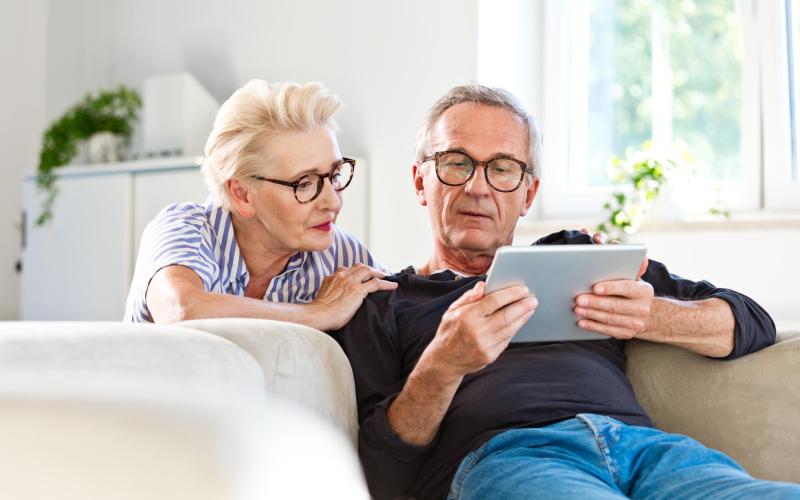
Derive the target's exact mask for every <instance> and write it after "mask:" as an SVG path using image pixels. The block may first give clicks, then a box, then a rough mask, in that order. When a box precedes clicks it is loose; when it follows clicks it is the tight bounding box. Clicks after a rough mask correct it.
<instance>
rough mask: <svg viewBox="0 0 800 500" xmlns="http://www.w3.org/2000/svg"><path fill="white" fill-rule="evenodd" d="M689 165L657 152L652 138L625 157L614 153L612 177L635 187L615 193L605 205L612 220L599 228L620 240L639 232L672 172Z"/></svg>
mask: <svg viewBox="0 0 800 500" xmlns="http://www.w3.org/2000/svg"><path fill="white" fill-rule="evenodd" d="M686 166H687V163H684V162H678V161H676V160H675V159H673V158H670V157H664V156H659V155H657V154H656V152H655V149H654V148H653V143H652V141H645V142H644V144H642V148H641V149H640V150H632V149H628V151H627V152H626V155H625V159H624V160H623V159H621V158H619V157H617V156H614V157H613V158H612V159H611V169H610V175H609V177H610V178H611V180H612V181H614V183H616V184H617V185H620V186H631V188H632V190H616V191H615V192H614V193H613V195H612V198H611V201H609V202H606V203H605V204H604V205H603V208H604V209H605V210H607V211H608V212H609V216H608V220H606V221H605V222H603V223H601V224H600V225H598V226H597V230H598V231H603V232H604V233H607V234H608V235H609V236H610V237H612V238H614V239H618V240H620V241H622V240H624V239H625V236H626V235H628V234H632V233H634V232H636V230H637V229H639V227H640V226H641V225H642V224H643V223H644V221H645V220H646V219H647V215H648V214H649V212H650V209H651V208H652V206H653V203H654V202H655V200H656V198H657V197H658V195H659V194H660V193H661V190H662V188H663V186H664V185H665V184H666V183H667V179H668V178H669V174H670V173H671V172H672V171H674V170H677V169H678V168H685V167H686Z"/></svg>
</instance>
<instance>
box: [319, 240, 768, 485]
mask: <svg viewBox="0 0 800 500" xmlns="http://www.w3.org/2000/svg"><path fill="white" fill-rule="evenodd" d="M587 243H591V239H590V238H589V237H588V236H586V235H583V234H581V233H578V232H575V231H569V232H568V231H562V232H560V233H555V234H553V235H550V236H548V237H546V238H543V239H541V240H539V241H537V242H536V243H535V244H587ZM389 279H390V280H393V281H397V282H398V283H399V286H398V288H397V289H396V290H393V291H391V292H380V293H374V294H371V295H369V296H368V297H367V299H366V300H365V301H364V304H363V305H362V306H361V308H360V309H359V310H358V312H357V313H356V315H355V316H354V318H353V320H352V321H351V322H350V323H349V324H348V325H347V326H346V327H345V328H343V329H341V330H339V331H336V332H332V333H331V335H332V336H333V337H334V338H335V339H336V340H337V341H338V342H339V344H340V345H341V346H342V348H343V349H344V351H345V353H346V354H347V356H348V358H349V359H350V363H351V365H352V367H353V372H354V376H355V382H356V397H357V401H358V419H359V424H360V431H359V455H360V457H361V461H362V464H363V466H364V470H365V473H366V476H367V483H368V485H369V488H370V492H371V493H372V495H373V496H374V497H375V498H376V499H378V500H380V499H383V498H393V497H395V496H397V495H399V494H402V493H407V494H411V495H413V496H415V497H417V498H421V499H427V498H443V497H444V496H446V495H447V491H448V489H449V486H450V482H451V481H452V478H453V475H454V474H455V471H456V469H457V467H458V465H459V463H460V461H461V460H462V459H463V458H464V456H465V455H467V454H468V453H469V452H470V451H471V450H473V449H475V448H477V447H478V446H480V445H481V444H482V443H484V442H485V441H487V440H488V439H490V438H491V437H492V436H494V435H496V434H498V433H500V432H503V431H505V430H508V429H514V428H522V427H541V426H545V425H549V424H552V423H556V422H559V421H562V420H566V419H569V418H572V417H574V416H575V415H577V414H579V413H594V414H599V415H607V416H610V417H613V418H616V419H618V420H621V421H622V422H625V423H627V424H630V425H641V426H652V425H653V424H652V422H651V421H650V418H649V417H648V416H647V414H646V413H645V412H644V410H643V409H642V407H641V406H640V405H639V403H638V402H637V400H636V396H635V394H634V391H633V388H632V387H631V384H630V382H629V381H628V378H627V376H626V375H625V351H624V348H625V341H621V340H616V339H608V340H589V341H580V342H552V343H515V344H511V345H509V347H508V348H507V349H506V351H504V352H503V353H502V354H501V355H500V356H499V357H498V358H497V360H496V361H495V362H494V363H492V364H490V365H488V366H487V367H486V368H484V369H482V370H480V371H478V372H476V373H473V374H470V375H467V376H466V377H464V380H463V382H462V383H461V385H460V387H459V389H458V391H457V392H456V394H455V396H454V398H453V401H452V403H451V405H450V408H449V409H448V411H447V413H446V415H445V416H444V419H443V420H442V423H441V426H440V429H439V432H438V434H437V436H436V438H435V439H434V441H433V442H432V443H430V444H429V445H426V446H412V445H408V444H406V443H404V442H403V441H402V440H401V439H400V438H399V436H397V435H396V434H395V433H394V432H392V430H391V428H390V426H389V423H388V421H387V417H386V411H387V409H388V407H389V405H390V404H391V403H392V401H393V400H394V398H395V397H396V396H397V394H399V392H400V391H401V389H402V388H403V385H404V384H405V381H406V379H407V377H408V375H409V374H410V373H411V371H412V370H413V368H414V366H415V364H416V362H417V360H418V359H419V357H420V355H421V354H422V352H423V351H424V350H425V348H426V347H427V345H428V344H429V343H430V341H431V340H432V339H433V337H434V335H435V334H436V330H437V328H438V326H439V322H440V321H441V318H442V315H443V314H444V312H445V311H446V310H447V308H448V307H449V306H450V304H452V303H453V302H454V301H455V300H456V299H457V298H458V297H460V296H461V295H462V294H463V293H464V292H466V291H467V290H469V289H471V288H472V287H473V286H474V284H475V282H476V281H477V280H480V279H484V277H469V278H461V277H460V276H458V275H456V274H454V273H453V272H451V271H443V272H439V273H435V274H433V275H431V276H419V275H417V274H415V273H414V270H413V269H411V268H409V269H406V270H405V271H403V272H401V273H398V274H396V275H394V276H393V277H391V278H389ZM642 279H644V280H645V281H647V282H649V283H650V284H651V285H653V288H654V291H655V295H656V296H659V297H672V298H675V299H680V300H700V299H706V298H711V297H716V298H719V299H722V300H725V301H726V302H727V303H728V304H729V305H730V306H731V309H732V311H733V314H734V316H735V319H736V328H735V347H734V350H733V352H732V353H731V354H730V355H729V356H728V357H727V358H725V359H733V358H737V357H739V356H742V355H744V354H747V353H750V352H753V351H757V350H759V349H762V348H764V347H766V346H768V345H771V344H773V343H774V342H775V326H774V324H773V322H772V320H771V318H770V317H769V315H768V314H767V313H766V312H765V311H764V310H763V309H762V308H761V307H760V306H759V305H758V304H756V303H755V302H754V301H753V300H751V299H749V298H748V297H745V296H744V295H742V294H739V293H737V292H734V291H732V290H727V289H722V288H716V287H714V286H713V285H711V284H710V283H708V282H705V281H700V282H692V281H689V280H686V279H683V278H680V277H677V276H674V275H671V274H670V273H669V272H668V271H667V269H666V267H664V265H663V264H661V263H658V262H656V261H652V260H651V261H650V264H649V267H648V269H647V272H646V273H645V275H644V276H643V277H642Z"/></svg>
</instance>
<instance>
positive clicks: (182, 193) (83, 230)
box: [20, 158, 369, 321]
mask: <svg viewBox="0 0 800 500" xmlns="http://www.w3.org/2000/svg"><path fill="white" fill-rule="evenodd" d="M364 163H365V162H364V161H363V160H358V167H357V170H356V176H355V177H354V178H353V182H352V183H351V185H350V186H349V187H348V188H347V190H346V191H345V192H344V209H343V211H342V213H341V214H340V216H339V219H338V222H337V224H338V225H339V226H340V227H342V228H343V229H344V230H346V231H349V232H351V233H353V234H355V235H356V236H358V237H359V238H361V240H362V241H364V242H365V243H368V240H367V236H368V232H367V221H368V219H369V210H368V204H367V192H366V186H367V185H368V184H367V176H366V173H367V171H366V168H365V164H364ZM58 175H59V178H58V188H59V193H58V196H57V198H56V201H55V205H54V206H53V214H54V217H53V219H52V220H51V221H50V222H48V223H47V224H46V225H45V226H41V227H39V226H36V224H35V220H36V217H37V216H38V215H39V213H40V208H39V207H40V201H41V196H40V195H39V193H38V192H37V191H36V189H35V180H34V178H33V177H29V178H27V179H26V180H25V185H24V187H23V211H24V214H25V217H24V220H25V221H26V222H25V224H24V226H25V227H24V229H23V231H24V233H25V234H24V238H23V240H24V248H23V251H22V284H21V286H22V290H21V305H20V307H21V311H20V316H21V318H22V319H23V320H110V321H117V320H121V319H122V317H123V314H124V312H125V299H126V298H127V295H128V287H129V286H130V280H131V277H132V276H133V269H134V265H135V263H136V255H137V252H138V249H139V241H140V239H141V235H142V231H143V230H144V227H145V226H146V225H147V223H148V222H150V220H151V219H152V218H153V217H154V216H155V215H156V214H157V213H158V212H159V211H160V210H161V209H162V208H164V207H165V206H167V205H169V204H171V203H177V202H184V201H197V202H202V201H203V200H205V198H206V197H207V195H208V191H207V190H206V187H205V184H204V182H203V178H202V174H201V173H200V171H199V169H198V168H197V167H196V166H194V163H193V159H192V158H169V159H155V160H146V161H139V162H127V163H117V164H113V165H92V166H85V167H84V166H80V167H64V168H61V169H59V170H58Z"/></svg>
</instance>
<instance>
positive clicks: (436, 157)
mask: <svg viewBox="0 0 800 500" xmlns="http://www.w3.org/2000/svg"><path fill="white" fill-rule="evenodd" d="M452 153H458V154H460V155H462V156H466V157H467V158H468V159H469V161H471V162H472V171H471V172H470V173H469V175H468V176H467V178H466V179H465V180H464V182H460V183H458V184H452V183H450V182H445V181H444V180H442V176H441V175H439V158H441V157H442V156H444V155H446V154H452ZM431 160H435V161H436V177H437V178H438V179H439V182H441V183H442V184H444V185H445V186H463V185H464V184H466V183H468V182H469V181H470V179H472V177H473V176H474V175H475V170H477V169H478V167H481V166H482V167H483V176H484V178H485V179H486V183H487V184H489V186H491V188H492V189H494V190H495V191H499V192H501V193H513V192H514V191H516V190H517V189H519V187H520V186H521V185H522V181H523V179H525V174H530V175H531V176H533V177H535V175H534V174H533V169H532V168H530V167H529V166H528V164H527V163H525V162H524V161H520V160H517V159H516V158H514V157H513V156H511V155H505V154H499V155H497V156H495V157H494V158H492V159H491V160H486V161H480V160H476V159H475V158H473V157H471V156H470V155H468V154H467V153H465V152H464V151H461V150H460V149H448V150H447V151H437V152H435V153H433V155H431V156H428V157H427V158H423V159H422V163H425V162H426V161H431ZM495 160H511V161H513V162H514V163H516V164H517V165H519V166H520V171H519V182H518V183H517V185H516V186H514V188H513V189H498V188H497V187H496V186H495V185H494V184H492V181H490V180H489V169H487V168H486V166H487V165H489V163H491V162H493V161H495Z"/></svg>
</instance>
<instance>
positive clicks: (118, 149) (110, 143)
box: [86, 132, 125, 163]
mask: <svg viewBox="0 0 800 500" xmlns="http://www.w3.org/2000/svg"><path fill="white" fill-rule="evenodd" d="M124 144H125V139H124V138H123V137H122V136H119V135H115V134H113V133H111V132H98V133H96V134H94V135H92V136H91V137H89V139H88V140H87V141H86V161H87V162H88V163H114V162H118V161H121V160H122V153H123V151H122V149H123V147H124Z"/></svg>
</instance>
